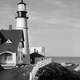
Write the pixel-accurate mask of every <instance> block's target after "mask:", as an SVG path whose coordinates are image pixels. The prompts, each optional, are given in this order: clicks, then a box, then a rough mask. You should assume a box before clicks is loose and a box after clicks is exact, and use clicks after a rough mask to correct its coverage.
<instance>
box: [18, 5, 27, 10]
mask: <svg viewBox="0 0 80 80" xmlns="http://www.w3.org/2000/svg"><path fill="white" fill-rule="evenodd" d="M18 11H26V6H25V5H24V4H19V5H18Z"/></svg>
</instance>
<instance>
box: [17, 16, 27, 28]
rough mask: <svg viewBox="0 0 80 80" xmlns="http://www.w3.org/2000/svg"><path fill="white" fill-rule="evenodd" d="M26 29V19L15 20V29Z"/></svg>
mask: <svg viewBox="0 0 80 80" xmlns="http://www.w3.org/2000/svg"><path fill="white" fill-rule="evenodd" d="M26 27H27V19H26V18H22V17H21V18H17V19H16V29H24V28H26Z"/></svg>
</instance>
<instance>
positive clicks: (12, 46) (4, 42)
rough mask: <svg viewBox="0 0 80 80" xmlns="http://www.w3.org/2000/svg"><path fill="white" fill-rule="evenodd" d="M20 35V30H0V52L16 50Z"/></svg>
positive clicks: (21, 34)
mask: <svg viewBox="0 0 80 80" xmlns="http://www.w3.org/2000/svg"><path fill="white" fill-rule="evenodd" d="M22 36H23V32H22V30H0V53H1V52H4V51H11V52H16V51H17V47H18V44H19V42H20V41H21V38H22Z"/></svg>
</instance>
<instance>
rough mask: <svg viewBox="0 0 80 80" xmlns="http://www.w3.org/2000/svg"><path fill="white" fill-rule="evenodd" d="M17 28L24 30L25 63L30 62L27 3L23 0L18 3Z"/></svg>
mask: <svg viewBox="0 0 80 80" xmlns="http://www.w3.org/2000/svg"><path fill="white" fill-rule="evenodd" d="M17 6H18V9H17V17H16V30H22V31H23V45H24V48H23V51H22V52H23V63H27V64H29V63H30V56H29V41H28V26H27V19H28V17H27V11H26V3H24V2H23V0H21V2H19V3H18V4H17Z"/></svg>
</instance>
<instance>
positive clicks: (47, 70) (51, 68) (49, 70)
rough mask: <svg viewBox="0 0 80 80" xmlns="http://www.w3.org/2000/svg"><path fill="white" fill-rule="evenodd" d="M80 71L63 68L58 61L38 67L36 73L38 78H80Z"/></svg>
mask: <svg viewBox="0 0 80 80" xmlns="http://www.w3.org/2000/svg"><path fill="white" fill-rule="evenodd" d="M79 75H80V73H79V72H75V71H72V70H69V69H67V68H64V67H63V66H61V65H60V64H58V63H50V64H48V65H46V66H44V67H42V68H40V69H39V70H38V72H37V74H36V76H37V77H38V80H80V77H79Z"/></svg>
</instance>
